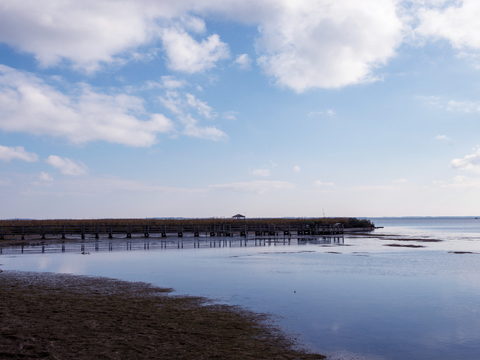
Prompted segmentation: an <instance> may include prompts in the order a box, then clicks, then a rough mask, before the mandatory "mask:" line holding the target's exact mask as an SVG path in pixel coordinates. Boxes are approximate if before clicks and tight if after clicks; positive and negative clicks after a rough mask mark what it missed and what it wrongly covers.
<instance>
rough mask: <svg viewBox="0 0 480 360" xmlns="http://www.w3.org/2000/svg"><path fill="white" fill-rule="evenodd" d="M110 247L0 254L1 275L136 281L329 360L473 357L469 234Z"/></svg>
mask: <svg viewBox="0 0 480 360" xmlns="http://www.w3.org/2000/svg"><path fill="white" fill-rule="evenodd" d="M376 235H378V236H376ZM387 238H388V240H387ZM429 239H430V240H439V241H428V240H429ZM117 240H118V241H117V242H115V243H113V244H110V243H109V241H108V240H102V239H100V241H98V242H96V241H95V240H88V241H86V242H84V243H83V251H82V247H81V246H82V243H81V242H78V243H75V242H72V243H65V244H56V245H52V246H46V247H44V248H43V252H42V248H41V246H42V245H41V244H39V245H38V246H37V247H36V248H35V249H32V248H27V247H24V248H23V254H22V253H21V249H20V248H19V247H15V248H3V249H2V255H1V256H0V263H1V264H2V265H1V266H0V267H1V268H2V269H10V270H26V271H36V272H56V273H70V274H79V275H94V276H105V277H110V278H117V279H122V280H128V281H144V282H147V283H151V284H154V285H155V286H159V287H167V288H173V289H175V292H174V294H176V295H192V296H202V297H207V298H210V299H214V300H215V302H216V303H217V304H228V305H240V306H242V307H243V308H245V309H248V310H252V311H255V312H258V313H269V314H271V317H272V319H273V321H274V322H275V324H277V325H279V326H280V327H281V328H282V330H284V331H285V332H286V333H288V334H293V336H294V340H295V338H297V340H296V341H298V342H300V343H302V344H305V345H306V346H307V347H308V348H310V349H311V350H314V351H316V352H318V353H321V354H327V355H328V356H329V357H330V358H331V359H339V358H343V359H431V358H435V359H475V358H476V357H477V355H478V353H479V352H480V345H479V344H480V308H479V307H478V298H479V297H480V286H479V285H480V284H479V280H478V273H479V271H480V255H478V254H475V253H478V252H480V246H479V239H478V233H476V232H475V231H465V232H461V233H460V232H458V231H432V230H431V229H416V228H411V227H406V228H405V229H404V230H402V229H401V228H400V227H392V228H390V227H386V228H385V229H379V230H376V232H375V233H373V234H371V235H370V236H362V235H347V234H346V235H345V237H344V238H342V239H341V240H340V239H334V238H322V237H314V238H312V237H310V238H306V237H302V238H300V237H299V238H294V237H292V238H290V239H289V240H288V239H283V238H279V239H276V240H275V239H273V240H272V239H271V241H268V240H266V239H248V240H247V241H246V242H245V239H242V240H239V239H228V240H227V241H223V240H222V241H221V240H219V239H217V240H216V241H215V243H213V242H211V241H210V240H211V239H209V238H201V239H200V240H199V242H197V243H195V242H194V241H193V239H191V240H190V239H183V240H182V241H181V242H180V243H179V242H178V239H169V242H167V243H162V242H161V241H160V240H159V239H153V238H150V239H148V241H145V239H142V238H138V239H133V240H132V241H130V242H128V241H125V240H126V239H117ZM407 240H408V241H407ZM385 244H400V245H402V244H407V245H408V244H412V245H421V246H423V247H415V248H412V247H401V246H400V247H390V246H384V245H385ZM62 246H63V247H64V248H63V249H62ZM54 247H56V248H54ZM82 253H83V254H82Z"/></svg>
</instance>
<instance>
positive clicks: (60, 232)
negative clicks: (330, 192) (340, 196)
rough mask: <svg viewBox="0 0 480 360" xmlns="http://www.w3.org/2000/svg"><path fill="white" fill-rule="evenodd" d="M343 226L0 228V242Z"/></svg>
mask: <svg viewBox="0 0 480 360" xmlns="http://www.w3.org/2000/svg"><path fill="white" fill-rule="evenodd" d="M343 232H344V228H343V224H335V225H309V224H295V225H278V224H275V225H269V224H264V225H257V224H255V225H254V224H248V223H231V224H223V225H135V224H130V225H88V224H87V225H11V226H0V240H5V239H8V238H21V239H22V240H24V239H25V237H26V236H27V237H38V238H41V239H46V238H47V237H48V238H52V237H53V238H57V237H61V238H62V239H66V238H67V236H73V237H81V238H82V239H85V237H86V236H88V237H95V238H96V239H98V238H99V237H100V236H102V237H103V236H108V238H114V237H115V238H117V237H126V238H131V237H132V235H140V236H144V237H146V238H147V237H150V236H156V237H168V236H176V237H183V236H193V237H199V236H210V237H216V236H227V237H231V236H248V235H249V234H252V235H253V234H254V235H256V236H279V235H284V236H291V235H336V234H343Z"/></svg>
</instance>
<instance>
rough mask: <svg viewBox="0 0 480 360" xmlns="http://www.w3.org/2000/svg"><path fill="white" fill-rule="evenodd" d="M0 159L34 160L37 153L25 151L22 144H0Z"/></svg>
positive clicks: (36, 158)
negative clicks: (13, 145)
mask: <svg viewBox="0 0 480 360" xmlns="http://www.w3.org/2000/svg"><path fill="white" fill-rule="evenodd" d="M0 160H2V161H6V162H8V161H10V160H22V161H28V162H35V161H37V160H38V155H37V154H34V153H29V152H27V151H25V148H24V147H23V146H16V147H8V146H2V145H0Z"/></svg>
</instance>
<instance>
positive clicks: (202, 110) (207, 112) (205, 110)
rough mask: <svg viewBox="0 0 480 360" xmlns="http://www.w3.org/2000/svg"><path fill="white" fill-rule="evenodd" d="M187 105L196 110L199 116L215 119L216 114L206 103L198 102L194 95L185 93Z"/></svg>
mask: <svg viewBox="0 0 480 360" xmlns="http://www.w3.org/2000/svg"><path fill="white" fill-rule="evenodd" d="M186 97H187V104H188V105H190V106H191V107H193V108H194V109H196V110H197V112H198V113H199V114H200V115H203V116H205V117H206V118H208V119H211V118H213V117H216V116H217V115H218V114H217V113H216V112H215V111H213V109H212V108H211V107H210V106H208V105H207V103H206V102H203V101H201V100H198V99H197V98H196V97H195V96H194V95H192V94H189V93H187V94H186Z"/></svg>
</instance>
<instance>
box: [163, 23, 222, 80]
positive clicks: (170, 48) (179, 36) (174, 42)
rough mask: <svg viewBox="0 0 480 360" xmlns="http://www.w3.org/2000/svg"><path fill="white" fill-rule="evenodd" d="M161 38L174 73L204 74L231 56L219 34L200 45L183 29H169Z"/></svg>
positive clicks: (164, 30)
mask: <svg viewBox="0 0 480 360" xmlns="http://www.w3.org/2000/svg"><path fill="white" fill-rule="evenodd" d="M161 38H162V41H163V47H164V49H165V52H166V53H167V58H168V63H167V65H168V67H169V68H170V69H171V70H174V71H180V72H184V73H188V74H193V73H195V72H203V71H205V70H209V69H211V68H213V67H215V64H216V62H218V61H220V60H225V59H228V58H229V56H230V55H229V50H228V45H227V44H226V43H224V42H222V41H221V40H220V37H219V36H218V35H217V34H214V35H211V36H209V37H208V38H207V39H206V40H205V39H204V40H202V41H201V42H200V43H199V42H197V41H196V40H195V39H194V38H192V37H191V36H190V35H189V34H188V33H187V32H185V31H184V30H182V29H178V28H167V29H163V30H162V31H161Z"/></svg>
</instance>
